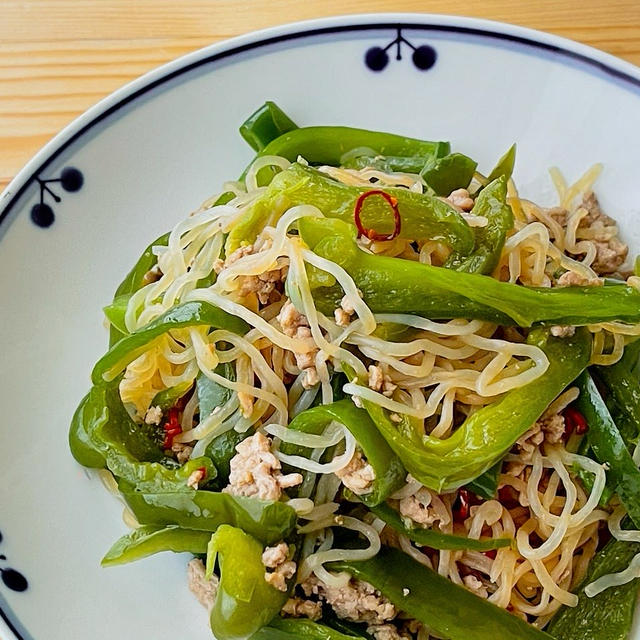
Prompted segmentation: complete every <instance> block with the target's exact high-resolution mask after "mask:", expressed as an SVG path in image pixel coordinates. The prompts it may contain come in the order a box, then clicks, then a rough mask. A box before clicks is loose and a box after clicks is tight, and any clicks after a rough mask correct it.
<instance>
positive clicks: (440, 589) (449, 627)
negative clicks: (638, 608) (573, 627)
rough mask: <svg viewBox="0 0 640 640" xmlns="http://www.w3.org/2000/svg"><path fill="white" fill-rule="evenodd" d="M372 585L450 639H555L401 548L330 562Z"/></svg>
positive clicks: (332, 566) (398, 605)
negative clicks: (417, 559)
mask: <svg viewBox="0 0 640 640" xmlns="http://www.w3.org/2000/svg"><path fill="white" fill-rule="evenodd" d="M328 566H329V567H330V568H332V569H336V570H339V571H348V572H349V573H350V574H351V575H352V576H354V577H355V578H358V579H359V580H364V581H366V582H368V583H370V584H372V585H373V586H374V587H375V588H376V589H378V590H379V591H381V592H382V594H383V595H384V596H386V597H387V598H388V599H389V600H390V601H391V602H392V603H393V604H394V605H395V606H396V607H397V608H398V609H399V610H401V611H403V612H404V613H406V614H407V615H408V616H409V617H410V618H415V619H416V620H419V621H420V622H422V623H423V624H425V625H427V626H428V627H429V629H430V630H432V631H433V632H434V635H435V634H437V635H438V636H440V637H442V638H448V639H449V640H497V639H498V638H499V639H500V640H511V639H513V640H516V639H517V640H544V639H545V638H546V639H547V640H551V636H549V635H548V634H546V633H544V632H543V631H539V630H538V629H536V628H535V627H533V626H532V625H530V624H528V623H526V622H524V621H523V620H521V619H520V618H517V617H516V616H514V615H512V614H510V613H508V612H507V611H505V610H504V609H500V608H499V607H496V605H494V604H492V603H490V602H487V601H486V600H483V599H482V598H479V597H478V596H476V595H474V594H473V593H471V592H470V591H468V590H467V589H465V588H464V587H461V586H458V585H457V584H454V583H453V582H451V581H450V580H448V579H447V578H444V577H443V576H441V575H438V574H437V573H436V572H435V571H433V570H431V569H428V568H427V567H425V566H423V565H421V564H418V563H417V562H416V561H415V560H412V559H411V558H410V557H409V556H407V555H406V554H404V553H402V552H401V551H399V550H397V549H390V548H387V547H383V548H382V550H381V551H380V552H379V553H378V554H377V555H376V556H374V557H373V558H371V559H369V560H361V561H348V560H345V561H341V562H334V563H332V564H331V565H328Z"/></svg>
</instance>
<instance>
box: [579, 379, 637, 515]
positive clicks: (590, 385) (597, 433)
mask: <svg viewBox="0 0 640 640" xmlns="http://www.w3.org/2000/svg"><path fill="white" fill-rule="evenodd" d="M578 388H579V389H580V395H579V396H578V399H577V400H576V407H577V408H578V409H579V411H580V412H581V413H582V415H583V416H584V417H585V419H586V421H587V424H588V426H589V429H588V430H587V433H586V436H585V438H586V440H587V442H588V444H589V446H590V448H591V450H592V451H593V453H594V455H595V458H596V460H598V462H600V463H606V464H607V465H608V470H607V477H608V478H610V479H611V481H612V484H613V486H615V490H616V492H617V494H618V496H619V497H620V500H621V501H622V504H623V505H624V506H625V509H626V510H627V513H628V514H629V517H630V518H631V519H632V520H633V522H634V524H635V525H636V527H640V471H639V470H638V467H637V466H636V464H635V463H634V461H633V459H632V458H631V454H630V453H629V451H628V449H627V447H626V445H625V443H624V440H623V439H622V436H621V435H620V432H619V431H618V428H617V427H616V424H615V422H614V421H613V419H612V418H611V414H610V413H609V410H608V409H607V405H606V404H605V403H604V400H603V399H602V397H601V396H600V393H599V392H598V389H597V388H596V385H595V383H594V382H593V380H592V379H591V376H589V374H588V373H587V372H584V373H583V374H582V375H581V376H580V377H579V378H578Z"/></svg>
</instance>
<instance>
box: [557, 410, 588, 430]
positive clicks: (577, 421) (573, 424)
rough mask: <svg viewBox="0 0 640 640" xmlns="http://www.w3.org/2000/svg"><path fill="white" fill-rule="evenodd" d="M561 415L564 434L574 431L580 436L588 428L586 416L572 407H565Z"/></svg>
mask: <svg viewBox="0 0 640 640" xmlns="http://www.w3.org/2000/svg"><path fill="white" fill-rule="evenodd" d="M563 416H564V423H565V427H564V432H565V434H566V435H571V434H572V433H573V432H574V431H575V432H576V434H577V435H579V436H581V435H583V434H585V433H586V432H587V431H588V430H589V425H588V424H587V420H586V418H585V417H584V416H583V415H582V414H581V413H580V412H579V411H578V410H577V409H575V408H574V407H567V408H566V409H565V410H564V413H563Z"/></svg>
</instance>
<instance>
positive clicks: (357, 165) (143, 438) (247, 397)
mask: <svg viewBox="0 0 640 640" xmlns="http://www.w3.org/2000/svg"><path fill="white" fill-rule="evenodd" d="M240 131H241V134H242V136H243V137H244V138H245V139H246V140H247V141H248V142H249V143H250V144H251V146H252V147H253V149H254V150H255V151H256V152H257V157H256V159H255V160H254V162H252V163H251V165H250V166H249V167H248V169H247V170H246V171H245V173H244V174H243V175H242V176H241V178H240V179H239V180H238V181H234V182H228V183H226V184H224V186H223V188H222V192H221V193H219V194H217V195H215V196H214V197H212V198H211V199H210V200H208V201H207V202H205V203H204V204H203V205H202V207H201V208H200V209H198V210H197V211H195V212H194V213H192V214H191V215H189V216H188V217H186V218H185V219H184V220H182V221H181V222H179V223H178V224H177V225H176V226H175V228H174V229H173V230H172V231H171V232H170V233H167V234H166V235H164V236H162V237H160V238H158V239H157V240H156V241H155V242H152V243H151V244H150V245H149V247H148V248H147V250H146V251H145V252H144V253H143V254H142V256H141V258H140V260H139V261H138V263H137V264H136V265H135V266H134V268H133V269H132V270H131V272H130V273H129V275H128V276H127V277H126V278H125V280H124V281H123V282H122V284H121V285H120V286H119V287H118V289H117V291H116V294H115V296H114V298H113V302H112V303H111V304H109V306H107V307H106V308H105V314H106V317H107V319H108V321H109V324H110V331H111V337H110V348H109V350H108V351H107V353H106V354H105V355H104V356H103V357H102V358H100V360H99V361H98V362H97V364H96V365H95V368H94V370H93V374H92V381H93V385H94V386H93V387H92V389H91V390H90V392H89V393H88V394H87V396H86V397H85V398H84V399H83V400H82V402H81V404H80V406H79V408H78V410H77V412H76V414H75V416H74V418H73V422H72V426H71V431H70V443H71V449H72V452H73V455H74V456H75V458H76V459H77V460H78V461H79V462H80V463H81V464H83V465H85V466H87V467H93V468H96V469H100V470H101V471H100V472H99V473H100V475H101V476H102V477H103V479H104V480H105V483H106V484H107V485H108V486H109V487H110V488H112V489H113V491H114V492H115V493H117V494H118V495H119V496H120V497H121V498H122V499H123V500H124V502H125V503H126V509H125V522H127V524H129V525H130V526H131V527H132V531H131V532H130V533H129V534H127V535H125V536H124V537H123V538H121V539H120V540H118V541H117V542H116V543H115V544H114V546H113V547H112V548H111V549H110V550H109V551H108V553H107V555H106V556H105V557H104V559H103V561H102V562H103V565H105V566H111V565H116V564H120V563H125V562H130V561H133V560H137V559H140V558H143V557H145V556H148V555H150V554H154V553H158V552H162V551H174V552H190V553H191V554H192V556H193V559H191V560H190V561H189V562H188V567H187V574H188V582H189V587H190V588H191V590H192V591H193V593H194V594H195V596H196V597H197V598H198V600H199V601H200V602H201V603H202V604H203V605H204V606H205V607H206V608H207V610H208V612H209V617H210V626H211V630H212V632H213V634H214V636H215V637H216V638H218V640H230V639H240V638H243V639H244V638H256V639H258V640H278V639H288V638H290V639H294V638H311V639H321V640H348V639H350V638H370V639H371V638H373V639H375V640H397V639H398V638H404V639H413V640H427V639H428V638H449V639H452V640H469V639H471V640H495V639H496V638H500V639H505V638H526V639H528V638H530V639H532V640H533V639H534V638H545V637H546V638H550V637H553V638H559V639H575V640H583V639H587V638H589V639H593V638H606V639H613V638H617V639H623V638H626V637H627V636H628V634H629V629H630V625H631V619H632V615H633V610H634V605H635V600H636V595H637V590H638V580H637V578H638V576H640V531H638V529H640V471H638V463H639V462H640V446H637V444H636V443H638V442H639V440H638V436H639V434H640V378H639V368H638V366H639V365H638V356H639V352H640V340H638V337H640V286H639V285H640V278H639V277H638V276H636V275H634V273H633V271H632V270H630V269H629V268H628V266H627V254H628V248H627V246H626V245H625V244H624V243H623V241H622V240H621V239H620V238H619V233H618V227H617V225H616V222H615V221H614V220H613V219H611V218H610V217H608V216H607V215H605V214H604V213H603V211H602V210H601V208H600V205H599V203H598V200H597V199H596V196H595V195H594V194H593V191H592V186H593V183H594V181H595V180H596V178H597V175H598V172H599V171H600V167H599V166H595V167H593V168H591V169H590V170H588V171H587V173H586V174H585V175H584V176H583V177H582V178H581V179H579V180H578V181H577V182H576V183H575V184H571V185H568V184H567V183H565V181H564V179H563V178H562V176H561V174H560V173H559V172H558V171H557V170H552V171H551V177H552V179H553V182H554V184H555V186H556V188H557V191H558V197H559V204H558V206H555V207H553V208H545V207H542V206H539V205H537V204H536V203H534V202H532V201H530V200H527V199H524V198H522V197H520V196H519V195H518V192H517V190H516V186H515V184H514V182H513V180H512V178H511V174H512V170H513V167H514V162H515V147H514V148H511V149H510V150H509V151H508V152H507V153H506V154H505V155H504V156H503V157H502V158H501V159H500V160H499V161H498V163H497V164H496V166H495V168H494V169H493V170H491V171H490V172H489V173H488V175H484V174H482V173H480V172H479V171H478V170H477V167H476V163H475V162H474V161H473V160H472V159H471V158H469V157H467V156H465V155H463V154H461V153H452V152H451V150H450V146H449V144H448V143H445V142H427V141H422V140H416V139H411V138H405V137H401V136H397V135H392V134H387V133H378V132H371V131H364V130H360V129H351V128H346V127H324V126H321V127H307V128H298V127H297V126H296V125H295V124H294V123H293V122H292V121H291V119H290V118H289V117H288V116H286V115H285V114H284V113H283V112H282V111H281V110H280V109H279V108H278V107H277V106H276V105H275V104H273V103H266V104H265V105H264V106H263V107H262V108H261V109H259V110H258V111H257V112H256V113H254V114H253V115H252V116H251V117H250V118H249V119H248V120H247V121H246V122H245V123H244V124H243V125H242V127H241V129H240ZM175 614H176V615H179V612H175ZM203 624H204V617H203Z"/></svg>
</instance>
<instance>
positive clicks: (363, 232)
mask: <svg viewBox="0 0 640 640" xmlns="http://www.w3.org/2000/svg"><path fill="white" fill-rule="evenodd" d="M369 196H382V197H383V198H384V199H385V200H386V201H387V204H388V205H389V206H390V207H391V210H392V211H393V222H394V229H393V233H391V234H389V235H384V234H382V233H377V232H376V231H375V229H367V228H365V227H364V225H363V224H362V220H361V219H360V212H361V211H362V206H363V204H364V201H365V200H366V199H367V198H368V197H369ZM353 217H354V219H355V222H356V227H358V237H360V236H366V237H367V238H369V240H393V239H394V238H397V237H398V236H399V235H400V225H401V222H402V220H401V219H400V212H399V211H398V200H397V199H396V198H394V197H393V196H390V195H389V194H388V193H386V192H385V191H380V190H379V189H374V190H372V191H365V192H364V193H363V194H362V195H361V196H360V197H359V198H358V200H357V201H356V207H355V209H354V212H353Z"/></svg>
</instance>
